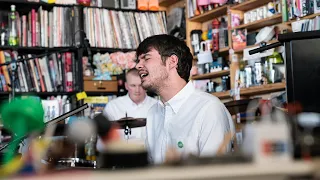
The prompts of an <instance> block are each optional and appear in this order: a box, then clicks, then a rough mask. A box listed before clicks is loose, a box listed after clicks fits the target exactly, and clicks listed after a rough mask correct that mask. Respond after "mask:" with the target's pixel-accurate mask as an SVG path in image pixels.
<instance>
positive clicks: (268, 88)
mask: <svg viewBox="0 0 320 180" xmlns="http://www.w3.org/2000/svg"><path fill="white" fill-rule="evenodd" d="M285 89H286V84H285V83H274V84H266V85H261V86H254V87H249V88H242V89H240V95H241V96H254V95H261V94H267V93H273V92H278V91H282V90H285Z"/></svg>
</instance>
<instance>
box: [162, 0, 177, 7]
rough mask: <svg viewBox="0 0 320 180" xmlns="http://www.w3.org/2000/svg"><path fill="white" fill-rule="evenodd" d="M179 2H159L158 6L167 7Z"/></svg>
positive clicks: (175, 0)
mask: <svg viewBox="0 0 320 180" xmlns="http://www.w3.org/2000/svg"><path fill="white" fill-rule="evenodd" d="M179 1H181V0H159V6H163V7H169V6H171V5H172V4H175V3H177V2H179Z"/></svg>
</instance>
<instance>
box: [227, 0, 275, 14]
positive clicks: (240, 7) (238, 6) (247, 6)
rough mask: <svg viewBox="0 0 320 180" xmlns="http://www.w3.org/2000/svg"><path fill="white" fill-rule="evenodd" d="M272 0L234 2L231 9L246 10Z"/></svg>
mask: <svg viewBox="0 0 320 180" xmlns="http://www.w3.org/2000/svg"><path fill="white" fill-rule="evenodd" d="M272 1H273V0H247V1H244V2H243V3H239V4H235V5H233V6H231V9H233V10H238V11H248V10H251V9H254V8H257V7H260V6H263V5H265V4H267V3H268V2H272Z"/></svg>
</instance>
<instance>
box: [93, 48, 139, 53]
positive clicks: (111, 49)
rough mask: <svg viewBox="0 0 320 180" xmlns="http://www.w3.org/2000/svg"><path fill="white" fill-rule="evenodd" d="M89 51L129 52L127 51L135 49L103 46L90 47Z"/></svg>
mask: <svg viewBox="0 0 320 180" xmlns="http://www.w3.org/2000/svg"><path fill="white" fill-rule="evenodd" d="M90 49H91V51H93V52H101V53H105V52H108V53H113V52H118V51H121V52H129V51H135V50H136V49H121V48H104V47H91V48H90Z"/></svg>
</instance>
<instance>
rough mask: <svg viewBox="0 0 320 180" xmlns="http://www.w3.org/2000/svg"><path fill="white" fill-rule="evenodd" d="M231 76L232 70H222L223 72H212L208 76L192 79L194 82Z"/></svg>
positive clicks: (202, 75)
mask: <svg viewBox="0 0 320 180" xmlns="http://www.w3.org/2000/svg"><path fill="white" fill-rule="evenodd" d="M229 74H230V70H221V71H217V72H211V73H207V74H201V75H195V76H192V77H191V79H192V80H201V79H211V78H216V77H221V76H226V75H229Z"/></svg>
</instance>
